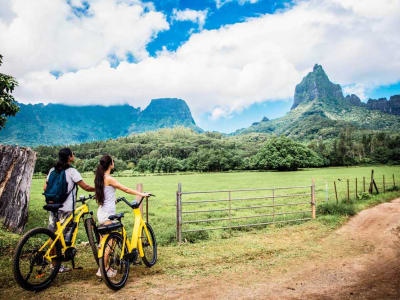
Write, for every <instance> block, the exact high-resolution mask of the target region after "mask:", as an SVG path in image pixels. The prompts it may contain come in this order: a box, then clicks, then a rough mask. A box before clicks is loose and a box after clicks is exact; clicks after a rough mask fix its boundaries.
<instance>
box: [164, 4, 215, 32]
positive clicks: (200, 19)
mask: <svg viewBox="0 0 400 300" xmlns="http://www.w3.org/2000/svg"><path fill="white" fill-rule="evenodd" d="M207 13H208V11H207V10H192V9H185V10H177V9H176V8H174V10H173V12H172V20H176V21H191V22H193V23H197V24H198V25H199V28H200V29H202V28H203V26H204V23H205V22H206V18H207Z"/></svg>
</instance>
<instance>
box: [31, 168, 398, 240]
mask: <svg viewBox="0 0 400 300" xmlns="http://www.w3.org/2000/svg"><path fill="white" fill-rule="evenodd" d="M372 168H373V169H374V170H375V178H376V180H377V183H378V185H380V184H381V183H380V181H381V178H382V175H385V177H386V183H387V187H388V188H389V187H390V186H391V184H392V183H391V181H392V174H395V176H396V178H397V181H398V183H400V176H399V175H400V166H372V167H371V166H368V167H340V168H320V169H303V170H300V171H294V172H276V171H271V172H227V173H198V174H193V173H190V174H188V175H185V174H179V175H171V176H157V175H154V176H135V177H118V180H119V181H120V182H121V183H122V184H124V185H126V186H129V187H132V188H135V187H136V184H137V183H142V184H143V187H144V190H145V191H147V192H152V193H154V194H155V195H156V197H154V198H150V200H149V202H150V203H149V222H150V224H151V225H152V226H153V228H154V230H155V233H156V237H157V239H158V241H159V243H160V244H161V245H166V244H170V243H173V242H174V241H175V232H176V206H175V205H176V191H177V186H178V183H181V184H182V191H183V192H189V191H210V190H236V189H245V188H263V187H265V188H270V187H283V186H293V185H296V186H298V185H310V184H311V180H312V178H314V179H315V184H316V199H317V203H318V204H321V203H324V202H326V184H328V196H329V202H330V203H333V202H335V201H336V200H335V194H334V190H333V180H336V183H337V189H338V194H339V202H341V201H343V200H345V199H346V196H347V192H346V180H347V179H350V181H351V182H352V183H353V185H352V186H351V190H350V193H351V195H350V196H351V197H353V198H354V191H353V190H354V181H355V177H358V183H359V187H358V191H359V192H362V177H363V176H365V177H366V178H369V176H370V172H371V169H372ZM338 179H340V181H338ZM44 180H45V179H44V178H40V179H33V182H32V190H31V200H30V208H29V220H28V224H27V226H26V230H29V229H31V228H34V227H38V226H47V223H48V217H47V212H46V211H44V210H43V209H42V206H43V205H44V199H43V196H42V191H43V184H44ZM84 180H85V181H86V182H87V183H88V184H93V180H94V177H93V175H90V174H84ZM379 180H380V181H379ZM367 181H368V180H367ZM309 191H310V190H309V188H306V189H297V190H287V191H278V192H276V194H275V196H277V195H279V193H281V194H289V193H299V192H307V193H308V192H309ZM79 194H88V193H87V192H85V191H82V190H80V191H79ZM123 195H124V193H123V192H120V191H117V196H123ZM125 196H126V194H125ZM260 196H271V191H261V192H241V193H233V194H232V195H231V197H232V198H248V197H260ZM127 198H128V199H129V200H132V199H133V197H132V196H128V197H127ZM208 199H211V200H212V199H214V200H215V199H228V193H218V194H196V195H183V201H190V200H208ZM300 200H301V199H299V201H300ZM268 201H269V202H268ZM276 201H281V202H282V203H285V201H286V202H288V201H291V199H280V200H279V199H278V200H276ZM301 201H304V202H307V201H309V197H308V196H304V197H303V198H302V200H301ZM270 202H271V200H270V199H266V200H251V201H247V202H245V201H232V204H231V207H232V208H235V207H244V206H245V205H253V206H256V205H262V204H264V205H265V204H269V203H270ZM228 205H229V203H227V202H222V203H208V204H202V205H192V204H187V205H183V209H184V210H186V211H187V210H200V209H201V210H209V209H221V208H227V207H229V206H228ZM89 207H90V209H91V210H93V211H94V212H95V215H96V211H97V204H96V203H95V201H89ZM309 207H310V206H309V205H308V204H305V205H300V206H295V207H289V208H288V207H281V208H276V209H275V213H279V212H284V211H287V210H290V209H292V210H298V211H305V210H309ZM117 211H124V212H125V217H124V219H123V222H124V224H125V225H126V226H127V228H128V229H129V230H128V231H130V228H131V226H132V222H133V218H132V213H131V211H130V210H129V208H128V207H127V206H126V205H125V204H124V203H122V202H121V203H119V204H118V206H117ZM271 212H272V210H271V209H268V208H263V209H257V210H252V211H249V210H236V211H232V217H241V216H246V215H247V216H249V215H255V214H269V213H271ZM228 215H229V212H227V211H224V212H213V213H211V212H210V213H201V214H184V216H183V217H184V220H194V219H209V218H220V217H228ZM303 216H305V217H307V216H309V214H298V215H297V217H299V218H300V217H303ZM285 217H291V218H292V217H296V215H294V216H292V215H291V216H283V215H282V216H279V217H278V216H275V220H284V218H285ZM270 220H271V218H268V217H265V218H254V219H253V218H251V219H244V220H235V221H234V222H233V223H229V221H224V222H214V223H199V224H185V225H184V227H183V230H185V229H196V228H204V227H207V226H208V227H219V226H227V225H229V224H233V225H240V224H244V223H249V222H251V223H256V222H262V221H267V222H268V221H270ZM243 230H248V229H247V228H242V229H236V230H235V231H243ZM225 236H226V233H224V232H223V231H211V232H208V233H190V234H189V233H187V234H184V236H183V237H184V239H186V240H188V241H192V242H193V241H196V240H199V239H209V238H215V237H216V238H221V237H225ZM78 239H80V240H82V241H86V240H87V238H86V234H85V232H84V228H83V226H82V224H81V228H80V232H79V235H78Z"/></svg>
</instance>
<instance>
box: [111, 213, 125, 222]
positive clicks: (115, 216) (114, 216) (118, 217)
mask: <svg viewBox="0 0 400 300" xmlns="http://www.w3.org/2000/svg"><path fill="white" fill-rule="evenodd" d="M123 217H124V213H119V214H116V215H111V216H109V217H108V219H109V220H111V221H113V220H115V219H117V220H118V221H121V218H123Z"/></svg>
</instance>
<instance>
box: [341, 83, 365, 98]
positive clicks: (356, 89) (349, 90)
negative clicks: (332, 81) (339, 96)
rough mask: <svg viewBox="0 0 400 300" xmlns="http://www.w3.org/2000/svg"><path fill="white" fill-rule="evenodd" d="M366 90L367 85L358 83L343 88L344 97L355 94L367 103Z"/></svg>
mask: <svg viewBox="0 0 400 300" xmlns="http://www.w3.org/2000/svg"><path fill="white" fill-rule="evenodd" d="M366 90H367V87H366V86H365V85H363V84H358V83H355V84H350V85H345V86H343V94H344V96H346V95H351V94H355V95H357V96H358V98H360V99H361V100H362V101H365V100H366V99H367V96H366V95H365V93H366Z"/></svg>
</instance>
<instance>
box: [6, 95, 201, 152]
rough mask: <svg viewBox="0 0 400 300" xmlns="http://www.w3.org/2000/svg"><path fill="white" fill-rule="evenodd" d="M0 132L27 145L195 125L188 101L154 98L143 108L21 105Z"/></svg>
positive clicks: (11, 142)
mask: <svg viewBox="0 0 400 300" xmlns="http://www.w3.org/2000/svg"><path fill="white" fill-rule="evenodd" d="M19 106H20V112H19V113H17V115H16V116H15V117H10V118H9V119H8V121H7V123H6V126H5V128H4V129H3V130H1V131H0V143H2V144H18V145H24V146H37V145H61V144H64V145H65V144H77V143H83V142H89V141H97V140H106V139H111V138H117V137H121V136H127V135H129V134H131V133H137V132H144V131H149V130H157V129H159V128H172V127H176V126H185V127H189V128H192V129H194V130H196V131H199V132H200V131H202V130H201V129H200V128H199V127H197V126H196V124H195V122H194V120H193V117H192V114H191V112H190V109H189V107H188V106H187V104H186V102H185V101H183V100H180V99H175V98H164V99H153V100H152V101H151V103H150V104H149V106H147V107H146V109H144V110H143V111H141V110H140V108H134V107H132V106H129V105H115V106H108V107H106V106H98V105H96V106H93V105H92V106H67V105H62V104H48V105H44V104H35V105H32V104H27V105H26V104H19Z"/></svg>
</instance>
